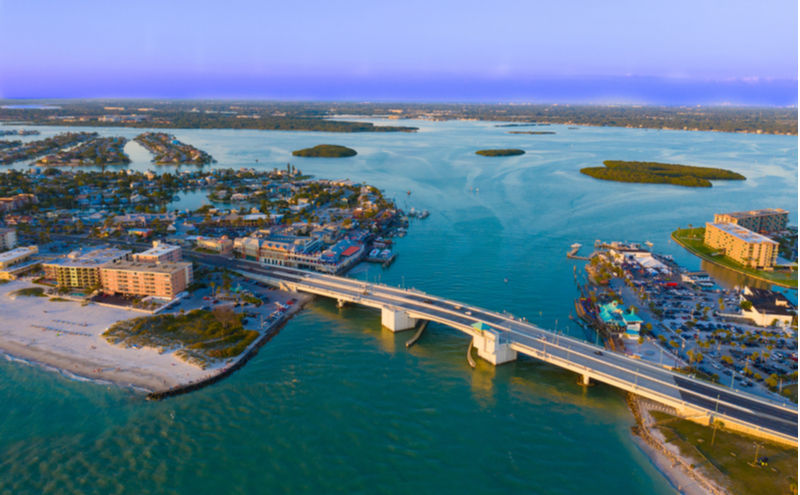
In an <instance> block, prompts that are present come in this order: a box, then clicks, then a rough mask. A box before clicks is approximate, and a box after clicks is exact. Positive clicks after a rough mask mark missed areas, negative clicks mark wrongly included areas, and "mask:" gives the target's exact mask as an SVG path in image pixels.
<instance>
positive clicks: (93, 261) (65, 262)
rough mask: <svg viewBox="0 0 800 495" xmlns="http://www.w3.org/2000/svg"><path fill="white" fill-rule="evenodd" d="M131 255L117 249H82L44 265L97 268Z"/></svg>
mask: <svg viewBox="0 0 800 495" xmlns="http://www.w3.org/2000/svg"><path fill="white" fill-rule="evenodd" d="M129 254H131V252H130V251H127V250H124V249H116V248H100V249H96V248H94V249H92V248H82V249H78V250H75V251H72V252H71V253H69V254H68V255H67V257H66V258H59V259H55V260H52V261H48V262H46V263H44V264H45V265H50V266H54V265H57V266H63V267H78V268H95V267H98V266H100V265H103V264H105V263H109V262H111V261H114V260H117V259H119V258H122V257H125V256H127V255H129Z"/></svg>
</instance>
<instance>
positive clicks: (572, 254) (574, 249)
mask: <svg viewBox="0 0 800 495" xmlns="http://www.w3.org/2000/svg"><path fill="white" fill-rule="evenodd" d="M581 247H582V246H581V245H580V244H573V245H572V246H570V250H569V252H567V258H569V259H572V260H583V261H591V260H592V258H594V256H595V255H596V254H597V251H595V252H593V253H592V254H590V255H589V256H578V251H580V249H581Z"/></svg>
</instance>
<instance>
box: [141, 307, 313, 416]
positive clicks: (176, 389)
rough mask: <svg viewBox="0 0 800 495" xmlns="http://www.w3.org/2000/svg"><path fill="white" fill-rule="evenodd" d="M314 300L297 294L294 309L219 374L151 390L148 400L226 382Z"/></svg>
mask: <svg viewBox="0 0 800 495" xmlns="http://www.w3.org/2000/svg"><path fill="white" fill-rule="evenodd" d="M313 300H314V296H312V295H309V294H303V293H299V292H298V293H297V303H295V304H294V305H293V306H292V309H290V310H289V311H287V312H286V314H285V315H284V316H283V317H282V318H280V319H279V320H276V321H274V322H273V323H272V325H270V326H269V327H268V328H266V329H265V330H264V333H262V334H261V336H259V338H258V339H256V340H255V341H254V342H253V343H252V344H250V347H248V348H247V349H245V350H244V351H243V352H242V353H241V354H240V355H239V356H237V357H236V359H235V360H234V361H233V362H231V363H227V364H226V365H225V366H224V367H223V368H218V370H219V371H218V372H217V373H215V374H213V375H210V376H207V377H203V378H201V379H199V380H195V381H192V382H188V383H182V384H178V385H174V386H172V387H168V388H162V389H161V390H151V391H150V393H149V394H148V395H147V400H164V399H168V398H170V397H176V396H178V395H184V394H188V393H191V392H194V391H197V390H200V389H203V388H206V387H209V386H211V385H214V384H215V383H217V382H219V381H221V380H224V379H225V378H227V377H229V376H230V375H232V374H233V373H235V372H237V371H239V370H240V369H241V368H243V367H244V366H245V365H246V364H247V362H248V361H250V359H252V358H254V357H255V356H257V355H258V352H259V350H260V349H261V348H262V347H263V346H264V345H266V344H267V343H268V342H269V341H270V340H272V339H273V337H275V336H277V335H278V334H279V333H280V331H281V330H282V329H283V327H284V326H285V325H286V324H287V323H289V321H290V320H291V319H292V318H294V317H295V315H297V314H298V313H300V311H302V310H303V308H304V307H305V305H306V304H308V303H309V302H311V301H313Z"/></svg>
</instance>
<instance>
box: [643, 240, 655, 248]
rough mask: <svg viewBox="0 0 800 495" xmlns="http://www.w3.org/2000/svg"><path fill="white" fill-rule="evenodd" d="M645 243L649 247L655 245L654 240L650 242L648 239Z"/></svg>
mask: <svg viewBox="0 0 800 495" xmlns="http://www.w3.org/2000/svg"><path fill="white" fill-rule="evenodd" d="M644 244H645V246H647V247H653V243H652V242H650V241H646V242H645V243H644Z"/></svg>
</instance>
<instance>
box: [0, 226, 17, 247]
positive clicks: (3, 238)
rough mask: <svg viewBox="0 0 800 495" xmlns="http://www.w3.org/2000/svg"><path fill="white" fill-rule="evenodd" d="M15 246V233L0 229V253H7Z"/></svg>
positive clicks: (12, 230)
mask: <svg viewBox="0 0 800 495" xmlns="http://www.w3.org/2000/svg"><path fill="white" fill-rule="evenodd" d="M16 246H17V231H16V230H14V229H0V251H8V250H9V249H14V248H15V247H16Z"/></svg>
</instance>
